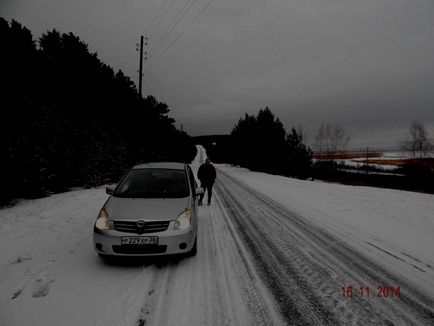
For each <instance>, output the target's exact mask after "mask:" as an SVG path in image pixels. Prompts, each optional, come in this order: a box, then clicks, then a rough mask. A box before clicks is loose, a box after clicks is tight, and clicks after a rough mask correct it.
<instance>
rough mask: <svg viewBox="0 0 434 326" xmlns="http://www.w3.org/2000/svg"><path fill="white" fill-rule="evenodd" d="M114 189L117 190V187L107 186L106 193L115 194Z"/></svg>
mask: <svg viewBox="0 0 434 326" xmlns="http://www.w3.org/2000/svg"><path fill="white" fill-rule="evenodd" d="M114 191H115V188H113V187H107V188H105V193H106V194H107V195H111V194H113V192H114Z"/></svg>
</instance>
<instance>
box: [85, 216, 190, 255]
mask: <svg viewBox="0 0 434 326" xmlns="http://www.w3.org/2000/svg"><path fill="white" fill-rule="evenodd" d="M172 229H173V223H170V225H169V227H168V229H167V230H166V231H163V232H156V233H146V234H141V235H139V234H135V233H126V232H119V231H116V230H107V231H103V230H100V229H97V228H94V233H93V246H94V249H95V251H96V252H97V253H98V254H101V255H114V256H157V255H172V254H182V253H187V252H189V251H190V250H191V249H192V248H193V245H194V241H195V240H196V234H197V226H196V227H192V226H190V227H189V228H188V229H186V230H182V231H175V230H172ZM144 236H146V237H147V236H152V237H158V244H157V245H127V246H126V245H122V244H121V237H144ZM184 246H185V247H184ZM181 248H183V249H181Z"/></svg>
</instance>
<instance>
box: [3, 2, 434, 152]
mask: <svg viewBox="0 0 434 326" xmlns="http://www.w3.org/2000/svg"><path fill="white" fill-rule="evenodd" d="M208 3H209V0H73V1H72V0H0V15H1V16H2V17H4V18H6V19H8V20H9V19H11V18H14V19H16V20H18V21H19V22H21V23H22V24H24V25H25V26H27V27H28V28H29V29H31V30H32V32H33V34H34V37H35V38H38V37H39V36H40V35H41V33H43V32H45V31H47V30H48V29H53V28H56V29H58V30H60V31H62V32H73V33H74V34H76V35H78V36H79V37H80V38H81V39H82V40H83V41H85V42H86V43H88V44H89V49H90V50H91V51H92V52H97V53H98V55H99V57H100V59H101V60H103V61H104V62H106V63H108V64H109V65H111V66H112V67H113V68H114V69H115V70H118V69H121V70H123V71H124V72H125V73H126V74H127V75H129V76H130V77H131V78H132V79H133V80H134V81H135V82H137V80H138V73H137V69H138V52H136V43H138V42H139V39H140V35H145V36H146V35H147V36H148V37H149V45H148V49H147V50H148V52H150V54H151V56H150V58H149V59H148V60H147V62H146V65H145V76H144V88H143V92H144V94H148V93H151V94H153V95H155V96H156V97H157V98H158V99H159V100H161V101H164V102H166V103H167V104H168V105H169V106H170V108H171V115H172V116H173V117H174V118H175V119H176V120H177V125H178V126H179V125H180V124H181V123H182V124H183V127H184V129H185V130H186V131H187V132H189V133H190V134H191V135H201V134H224V133H229V132H230V131H231V129H232V127H233V126H234V124H235V123H236V122H237V120H238V119H239V118H240V117H241V116H242V115H244V113H245V112H247V113H256V112H257V111H258V110H259V108H261V107H265V106H268V107H270V109H271V110H272V111H273V112H274V113H275V114H276V115H277V116H278V117H279V118H280V119H281V120H282V122H283V123H284V124H285V127H287V128H290V127H291V126H293V125H295V126H297V125H301V126H302V127H303V128H304V130H305V131H306V132H307V135H308V141H309V142H312V141H313V139H314V136H315V133H316V131H317V129H318V127H319V125H320V123H321V122H323V121H329V122H331V123H339V124H340V125H341V126H343V127H344V129H345V130H346V131H347V133H348V134H350V135H351V142H350V147H354V148H357V147H364V146H371V147H375V146H396V144H397V141H398V140H399V139H400V138H403V137H404V136H405V134H406V131H407V129H408V126H409V125H410V123H411V122H412V121H413V120H419V121H421V122H423V123H424V124H425V126H426V128H427V130H428V132H429V133H430V136H431V138H432V137H434V1H432V0H211V3H210V4H209V6H208V7H207V8H206V10H205V11H203V12H202V14H200V15H199V16H198V17H197V15H198V14H199V13H200V12H201V10H202V8H205V6H206V5H207V4H208ZM189 4H192V5H191V7H190V9H189V10H188V11H186V14H185V16H183V17H182V19H180V20H179V24H177V25H175V26H174V28H173V30H172V31H171V32H170V33H169V34H167V38H165V39H164V42H162V43H161V46H160V47H157V48H155V47H156V46H157V45H158V40H160V39H162V37H163V36H164V35H165V33H166V32H167V31H169V28H170V27H171V26H173V25H174V24H175V23H176V22H177V21H178V20H177V17H180V13H182V9H183V8H186V6H188V5H189ZM157 13H158V15H157ZM195 17H197V19H196V20H195V21H194V22H193V23H192V24H191V25H190V26H189V28H188V29H186V30H185V32H184V33H183V34H182V35H181V37H180V38H179V39H178V40H177V41H176V42H175V43H173V41H174V40H175V39H176V38H177V37H178V36H179V35H180V33H181V32H182V31H184V29H185V27H186V26H188V25H189V24H190V22H192V20H193V19H194V18H195ZM163 51H165V52H164V53H163V55H161V53H162V52H163ZM152 54H154V55H152ZM156 59H158V61H156Z"/></svg>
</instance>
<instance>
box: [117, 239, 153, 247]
mask: <svg viewBox="0 0 434 326" xmlns="http://www.w3.org/2000/svg"><path fill="white" fill-rule="evenodd" d="M121 244H122V245H123V246H142V245H150V244H152V245H156V244H158V237H121Z"/></svg>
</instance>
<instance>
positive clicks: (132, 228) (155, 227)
mask: <svg viewBox="0 0 434 326" xmlns="http://www.w3.org/2000/svg"><path fill="white" fill-rule="evenodd" d="M169 224H170V221H156V222H145V225H144V226H143V227H138V226H137V222H132V221H114V222H113V225H114V228H115V230H116V231H120V232H127V233H136V234H145V233H155V232H162V231H166V230H167V228H168V227H169Z"/></svg>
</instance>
